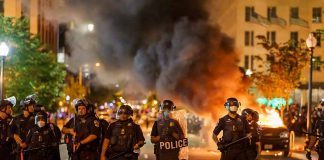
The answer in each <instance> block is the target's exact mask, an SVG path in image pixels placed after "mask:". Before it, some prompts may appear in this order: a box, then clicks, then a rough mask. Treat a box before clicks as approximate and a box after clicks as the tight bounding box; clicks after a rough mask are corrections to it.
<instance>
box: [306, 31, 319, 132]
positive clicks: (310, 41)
mask: <svg viewBox="0 0 324 160" xmlns="http://www.w3.org/2000/svg"><path fill="white" fill-rule="evenodd" d="M316 44H317V40H316V38H315V37H314V33H310V34H309V35H308V38H307V39H306V46H307V47H308V48H309V49H310V60H309V77H308V105H307V131H308V132H311V129H312V128H311V125H310V119H311V113H310V112H311V107H312V88H313V86H312V85H313V84H312V82H313V53H314V48H315V46H316Z"/></svg>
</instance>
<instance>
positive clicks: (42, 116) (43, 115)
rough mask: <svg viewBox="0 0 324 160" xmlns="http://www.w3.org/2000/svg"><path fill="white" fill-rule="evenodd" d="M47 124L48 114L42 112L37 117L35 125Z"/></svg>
mask: <svg viewBox="0 0 324 160" xmlns="http://www.w3.org/2000/svg"><path fill="white" fill-rule="evenodd" d="M40 121H42V122H45V123H46V122H47V113H46V112H44V111H40V112H38V113H37V114H36V116H35V124H36V125H37V123H38V122H40Z"/></svg>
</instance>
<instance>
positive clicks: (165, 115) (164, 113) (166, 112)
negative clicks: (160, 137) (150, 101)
mask: <svg viewBox="0 0 324 160" xmlns="http://www.w3.org/2000/svg"><path fill="white" fill-rule="evenodd" d="M162 114H163V117H169V115H170V112H169V111H163V112H162Z"/></svg>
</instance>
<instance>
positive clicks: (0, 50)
mask: <svg viewBox="0 0 324 160" xmlns="http://www.w3.org/2000/svg"><path fill="white" fill-rule="evenodd" d="M8 53H9V47H8V45H7V44H6V43H5V42H1V44H0V56H1V62H0V63H1V70H0V83H1V84H0V97H1V99H3V93H2V90H3V67H4V65H3V62H4V58H5V57H6V56H7V55H8Z"/></svg>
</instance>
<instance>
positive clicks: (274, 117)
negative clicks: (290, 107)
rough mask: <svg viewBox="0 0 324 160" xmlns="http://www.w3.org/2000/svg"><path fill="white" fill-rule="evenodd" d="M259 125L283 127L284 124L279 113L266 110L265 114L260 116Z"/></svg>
mask: <svg viewBox="0 0 324 160" xmlns="http://www.w3.org/2000/svg"><path fill="white" fill-rule="evenodd" d="M259 118H260V119H259V124H260V125H261V126H268V127H273V128H277V127H283V126H284V124H283V122H282V119H281V118H280V116H279V113H278V112H277V111H276V110H274V109H272V108H271V109H267V108H266V109H265V110H264V112H263V113H261V114H259Z"/></svg>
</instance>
